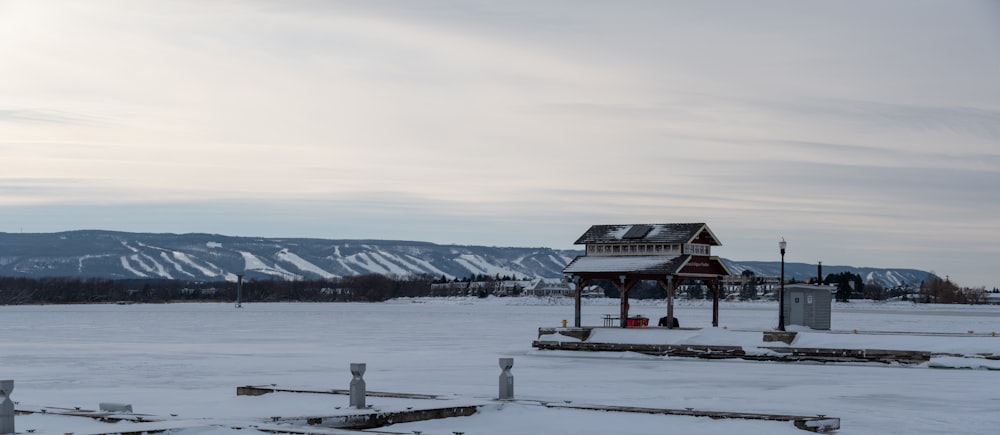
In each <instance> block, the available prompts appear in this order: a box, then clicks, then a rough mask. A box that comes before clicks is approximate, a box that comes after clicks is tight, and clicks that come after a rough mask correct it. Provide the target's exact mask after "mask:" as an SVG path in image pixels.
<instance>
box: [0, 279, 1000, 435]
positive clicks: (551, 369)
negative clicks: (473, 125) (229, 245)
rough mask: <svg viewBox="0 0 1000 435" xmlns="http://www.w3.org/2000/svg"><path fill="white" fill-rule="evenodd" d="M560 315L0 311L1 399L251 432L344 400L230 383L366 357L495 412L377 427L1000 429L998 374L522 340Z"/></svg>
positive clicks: (596, 320)
mask: <svg viewBox="0 0 1000 435" xmlns="http://www.w3.org/2000/svg"><path fill="white" fill-rule="evenodd" d="M616 304H617V301H615V300H609V299H599V300H588V301H586V302H585V306H584V310H583V323H584V324H585V325H594V326H596V325H599V324H601V316H602V315H604V314H607V313H614V312H616V311H617V305H616ZM631 305H632V313H634V314H642V315H645V316H647V317H650V318H652V319H656V318H659V317H660V316H663V315H664V314H665V307H664V306H663V304H662V303H659V302H646V301H633V302H632V304H631ZM676 316H677V317H678V318H679V319H680V321H681V323H682V325H683V326H685V327H710V324H711V306H710V304H704V303H701V302H698V303H683V302H681V303H679V304H678V306H677V307H676ZM563 319H567V320H569V321H570V323H572V319H573V307H572V305H571V301H569V300H548V299H544V300H543V299H534V298H490V299H485V300H483V299H417V300H395V301H390V302H388V303H381V304H357V303H352V304H245V305H244V307H243V308H242V309H235V308H234V307H233V306H232V304H167V305H75V306H3V307H0V331H2V333H0V379H13V380H15V389H14V391H13V394H12V395H11V397H12V399H13V400H15V401H17V402H18V407H19V408H20V407H23V406H53V407H74V406H76V407H82V408H89V409H96V408H97V407H98V403H100V402H119V403H128V404H132V405H133V407H134V409H135V412H137V413H145V414H154V415H160V416H170V415H175V416H176V417H175V418H176V419H180V420H183V421H185V422H186V423H185V424H187V425H188V426H190V428H189V429H181V430H173V431H170V432H168V433H171V434H175V435H176V434H183V435H194V434H198V435H208V434H211V435H216V434H219V435H221V434H244V435H247V434H254V433H259V432H258V431H256V430H253V429H242V430H236V429H232V428H234V427H243V428H247V427H248V426H249V425H250V424H253V423H258V422H259V423H264V422H267V421H270V417H274V416H283V417H288V416H306V415H316V416H319V415H329V414H331V413H332V412H333V410H334V409H336V408H337V407H342V408H346V406H347V404H348V397H347V396H336V395H313V394H290V393H281V394H271V395H267V396H259V397H246V396H236V387H237V386H242V385H267V384H277V385H278V386H279V387H287V388H312V389H331V388H341V389H346V388H348V385H349V382H350V380H351V374H350V371H349V365H350V363H352V362H364V363H367V372H366V374H365V380H366V382H367V385H368V389H369V390H372V391H393V392H407V393H423V394H436V395H442V396H445V397H450V398H453V399H454V400H455V401H456V402H468V403H470V404H477V403H488V404H490V405H488V406H486V407H484V408H483V410H482V411H481V412H479V413H478V414H477V415H474V416H472V417H465V418H455V419H446V420H435V421H427V422H420V423H409V424H402V425H395V426H390V427H386V428H382V429H381V430H384V431H393V432H397V433H414V431H421V432H422V433H424V434H428V435H431V434H448V435H450V434H452V433H453V432H456V431H460V432H465V433H466V434H468V435H474V434H536V433H572V434H615V433H627V434H664V433H678V434H686V433H720V434H721V433H725V434H734V433H740V434H745V433H760V434H803V433H806V432H803V431H800V430H798V429H796V428H795V427H794V426H793V425H792V424H791V423H786V422H764V421H750V420H712V419H708V418H695V417H682V416H655V415H640V414H624V413H612V412H598V411H580V410H552V409H548V408H543V407H541V406H538V403H539V402H572V403H574V404H596V405H623V406H641V407H652V408H678V409H683V408H694V409H698V410H715V411H738V412H756V413H774V414H794V415H816V414H824V415H827V416H832V417H839V418H841V425H842V429H841V430H840V431H839V433H841V434H918V433H920V434H922V433H966V434H995V433H998V432H1000V371H997V370H986V369H983V368H979V369H940V368H931V366H930V365H929V364H924V365H919V366H897V365H881V364H819V363H775V362H748V361H742V360H718V361H714V360H713V361H707V360H694V359H683V358H669V357H652V356H645V355H640V354H633V353H582V352H558V351H537V350H533V349H532V348H531V341H532V340H534V339H535V338H536V337H537V330H538V327H540V326H546V327H551V326H559V325H560V322H561V320H563ZM776 323H777V305H776V304H775V303H773V302H772V303H767V302H762V303H723V304H722V308H721V310H720V328H719V329H718V330H715V331H719V330H721V331H734V332H735V331H742V330H765V329H772V328H773V327H774V326H775V324H776ZM832 324H833V325H832V327H833V329H834V330H839V331H851V330H853V329H857V330H860V331H862V332H863V331H912V332H928V333H942V332H950V333H957V334H964V336H952V337H944V338H943V339H942V337H936V336H926V338H925V339H921V338H916V339H914V338H913V337H910V336H893V335H875V336H871V335H869V336H865V340H866V342H865V346H866V347H881V348H886V349H906V348H908V347H911V346H912V345H916V344H919V342H920V341H923V340H926V342H927V343H931V342H934V343H936V344H934V346H941V345H942V344H940V343H942V342H943V343H949V344H947V346H950V347H952V348H955V349H963V350H966V351H978V352H989V353H994V354H1000V337H991V336H990V335H991V334H990V333H991V332H993V331H997V332H998V333H1000V307H987V306H954V305H947V306H943V305H912V304H907V303H896V304H874V303H864V302H862V303H857V302H856V303H851V304H837V305H835V308H834V314H833V320H832ZM721 326H725V327H726V329H722V328H721ZM969 331H973V332H974V333H973V334H969V333H968V332H969ZM710 332H714V331H710ZM831 335H834V334H831ZM837 336H839V337H851V336H854V337H858V336H856V335H853V334H840V335H837ZM906 340H918V341H917V342H913V341H906ZM942 340H943V341H942ZM963 340H967V341H963ZM915 343H916V344H915ZM501 357H513V358H514V368H513V370H512V373H513V374H514V378H515V398H516V399H517V400H516V401H514V402H508V403H503V404H497V403H495V402H492V401H491V398H494V397H496V395H497V390H498V377H499V375H500V368H499V366H498V359H499V358H501ZM944 365H946V366H947V365H948V364H944ZM953 366H955V367H961V366H962V364H954V365H953ZM977 367H989V364H984V365H983V366H977ZM406 400H411V401H412V400H413V399H380V398H375V397H370V398H368V404H370V405H372V406H373V407H374V408H379V407H382V406H400V405H407V402H406ZM421 405H422V404H421ZM119 424H122V423H119ZM106 426H107V425H106V424H103V423H97V422H93V421H91V420H89V419H79V418H70V417H57V416H51V415H49V416H45V415H40V414H33V415H21V416H18V417H17V430H18V432H19V433H26V432H28V431H29V430H32V431H33V433H35V434H47V433H54V434H64V433H68V432H73V433H75V434H84V433H97V432H101V431H109V429H108V428H107V427H106ZM123 427H124V426H123ZM111 430H115V429H111Z"/></svg>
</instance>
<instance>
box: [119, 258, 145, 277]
mask: <svg viewBox="0 0 1000 435" xmlns="http://www.w3.org/2000/svg"><path fill="white" fill-rule="evenodd" d="M121 262H122V268H124V269H125V270H127V271H129V272H132V273H134V274H135V275H136V276H139V277H142V278H145V277H146V274H145V273H142V272H139V271H138V270H136V269H135V268H134V267H132V265H131V264H129V262H128V257H126V256H124V255H122V257H121Z"/></svg>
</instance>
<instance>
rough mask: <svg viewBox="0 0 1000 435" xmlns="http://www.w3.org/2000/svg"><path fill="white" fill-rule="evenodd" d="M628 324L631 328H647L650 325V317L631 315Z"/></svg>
mask: <svg viewBox="0 0 1000 435" xmlns="http://www.w3.org/2000/svg"><path fill="white" fill-rule="evenodd" d="M627 325H628V327H629V328H645V327H647V326H649V319H647V318H645V317H629V318H628V323H627Z"/></svg>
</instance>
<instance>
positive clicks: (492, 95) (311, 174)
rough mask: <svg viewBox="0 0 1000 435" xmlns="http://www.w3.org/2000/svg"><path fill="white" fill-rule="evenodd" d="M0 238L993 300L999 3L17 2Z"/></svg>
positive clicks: (5, 99)
mask: <svg viewBox="0 0 1000 435" xmlns="http://www.w3.org/2000/svg"><path fill="white" fill-rule="evenodd" d="M0 157H2V161H0V232H21V231H23V232H55V231H65V230H75V229H108V230H122V231H137V232H173V233H188V232H206V233H219V234H225V235H236V236H275V237H317V238H347V239H356V238H372V239H400V240H418V241H428V242H434V243H441V244H452V243H455V244H476V245H496V246H546V247H553V248H573V247H574V246H573V245H572V243H573V242H574V241H575V240H576V238H577V237H578V236H580V235H581V234H582V233H583V232H584V231H585V230H586V229H587V228H588V227H589V226H590V225H593V224H613V223H663V222H706V223H708V225H709V226H710V227H711V229H712V230H713V232H715V234H716V235H717V236H718V237H719V238H720V239H721V241H722V243H723V246H722V247H719V248H717V249H715V250H714V251H713V253H714V254H717V255H720V256H722V257H726V258H730V259H733V260H778V259H779V258H780V257H779V254H778V246H777V242H778V240H779V239H780V238H781V237H784V238H785V239H786V240H787V241H788V253H787V255H786V261H789V262H806V263H815V262H816V261H823V263H824V264H827V265H853V266H870V267H902V268H916V269H923V270H929V271H933V272H936V273H937V274H939V275H941V276H945V275H948V276H950V278H951V279H952V280H953V281H956V282H957V283H958V284H960V285H965V286H987V287H989V288H993V287H994V286H1000V272H998V270H1000V267H998V266H1000V2H996V1H989V0H983V1H966V0H957V1H936V0H935V1H919V0H900V1H877V0H876V1H867V0H866V1H828V2H812V1H811V2H802V1H754V2H744V1H690V2H672V1H614V2H609V1H592V2H591V1H579V0H573V1H483V2H476V1H450V2H443V1H417V2H411V1H406V2H404V1H398V2H371V1H319V0H316V1H211V2H206V1H158V2H157V1H144V2H134V1H126V0H123V1H104V0H88V1H85V2H81V1H39V0H24V1H20V0H0Z"/></svg>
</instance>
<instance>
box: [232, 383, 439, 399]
mask: <svg viewBox="0 0 1000 435" xmlns="http://www.w3.org/2000/svg"><path fill="white" fill-rule="evenodd" d="M271 393H306V394H338V395H345V396H349V395H351V390H341V389H336V388H332V389H328V390H310V389H302V388H278V387H276V386H274V385H247V386H243V387H236V395H237V396H263V395H265V394H271ZM365 395H366V396H367V397H391V398H395V399H427V400H438V399H440V396H437V395H433V394H416V393H392V392H387V391H366V392H365Z"/></svg>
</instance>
